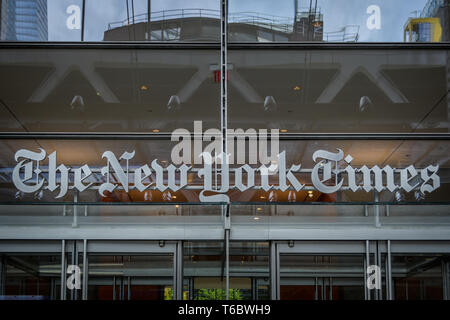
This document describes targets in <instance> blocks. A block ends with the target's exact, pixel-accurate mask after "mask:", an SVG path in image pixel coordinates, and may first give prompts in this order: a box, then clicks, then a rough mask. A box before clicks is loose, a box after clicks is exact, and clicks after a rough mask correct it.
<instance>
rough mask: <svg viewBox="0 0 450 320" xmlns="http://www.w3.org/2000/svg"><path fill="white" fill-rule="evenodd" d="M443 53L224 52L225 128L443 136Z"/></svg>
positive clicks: (445, 88)
mask: <svg viewBox="0 0 450 320" xmlns="http://www.w3.org/2000/svg"><path fill="white" fill-rule="evenodd" d="M447 55H448V52H447V51H445V50H442V51H440V50H433V51H426V50H349V51H347V50H339V51H335V50H325V51H324V50H318V51H316V50H306V51H305V50H302V51H299V50H281V51H280V50H270V49H260V50H257V51H255V50H230V51H229V59H228V63H229V81H228V82H229V83H228V97H229V105H228V119H229V128H243V129H247V128H274V129H275V128H276V129H280V130H281V131H280V132H282V133H283V132H284V133H299V132H300V133H305V132H306V133H308V132H311V133H442V132H448V129H447V128H448V124H449V119H448V112H447V109H448V90H449V87H448V86H449V83H448V80H447V78H448V70H449V65H448V59H447Z"/></svg>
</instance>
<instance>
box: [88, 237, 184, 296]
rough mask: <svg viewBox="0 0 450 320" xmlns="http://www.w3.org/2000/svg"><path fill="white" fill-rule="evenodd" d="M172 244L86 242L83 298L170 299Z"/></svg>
mask: <svg viewBox="0 0 450 320" xmlns="http://www.w3.org/2000/svg"><path fill="white" fill-rule="evenodd" d="M176 246H177V242H170V241H159V242H156V241H119V242H117V241H114V242H102V241H92V242H89V243H88V246H87V247H88V250H87V251H88V254H87V262H88V268H87V269H88V279H87V280H88V281H87V283H88V292H87V299H88V300H172V299H174V290H176V286H177V284H178V281H177V279H176V277H175V274H176V270H175V269H176V266H177V263H176V257H177V254H176ZM80 260H81V259H80Z"/></svg>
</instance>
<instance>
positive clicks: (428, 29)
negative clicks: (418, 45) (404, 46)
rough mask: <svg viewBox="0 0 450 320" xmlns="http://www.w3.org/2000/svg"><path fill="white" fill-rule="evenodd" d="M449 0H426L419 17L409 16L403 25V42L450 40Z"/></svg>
mask: <svg viewBox="0 0 450 320" xmlns="http://www.w3.org/2000/svg"><path fill="white" fill-rule="evenodd" d="M449 19H450V0H428V2H427V4H426V5H425V7H424V8H423V10H422V13H421V14H420V17H417V18H409V19H408V21H407V22H406V24H405V27H404V41H405V42H445V41H450V25H449Z"/></svg>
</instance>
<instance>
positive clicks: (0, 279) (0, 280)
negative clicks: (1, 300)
mask: <svg viewBox="0 0 450 320" xmlns="http://www.w3.org/2000/svg"><path fill="white" fill-rule="evenodd" d="M5 286H6V256H5V255H1V256H0V296H3V295H4V294H5Z"/></svg>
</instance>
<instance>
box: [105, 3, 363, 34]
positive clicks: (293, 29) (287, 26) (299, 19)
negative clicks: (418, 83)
mask: <svg viewBox="0 0 450 320" xmlns="http://www.w3.org/2000/svg"><path fill="white" fill-rule="evenodd" d="M296 12H297V13H296V15H295V19H294V18H289V17H280V16H274V15H267V14H261V13H257V12H238V13H230V14H229V16H228V22H229V25H228V33H229V40H230V41H236V42H271V41H276V42H280V41H333V42H356V41H357V39H358V32H359V26H346V27H344V28H342V29H341V30H339V31H337V32H328V33H324V32H323V15H322V14H321V13H320V9H318V8H317V7H316V8H313V9H308V8H306V9H303V8H301V9H300V11H296ZM219 35H220V12H219V11H218V10H210V9H174V10H164V11H158V12H151V13H144V14H139V15H135V16H132V17H129V18H127V19H125V20H123V21H117V22H112V23H110V24H109V25H108V30H106V31H105V33H104V40H105V41H117V40H137V41H219Z"/></svg>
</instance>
